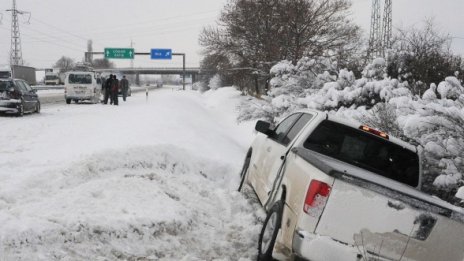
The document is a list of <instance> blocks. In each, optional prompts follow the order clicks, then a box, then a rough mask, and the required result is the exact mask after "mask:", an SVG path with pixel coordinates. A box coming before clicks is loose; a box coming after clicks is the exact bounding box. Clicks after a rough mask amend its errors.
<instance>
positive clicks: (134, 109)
mask: <svg viewBox="0 0 464 261" xmlns="http://www.w3.org/2000/svg"><path fill="white" fill-rule="evenodd" d="M239 100H240V96H239V92H238V91H236V90H234V89H232V88H222V89H219V90H216V91H212V92H208V93H206V94H203V95H201V94H199V93H198V92H193V91H176V90H173V89H171V88H163V89H160V90H156V91H152V92H150V95H149V97H148V99H146V97H145V93H138V94H134V96H133V97H130V98H129V99H128V101H127V102H122V101H120V106H110V105H101V104H97V105H90V104H78V105H74V104H72V105H51V106H48V107H45V106H44V107H43V108H42V113H41V114H40V115H37V114H33V115H26V116H25V117H23V118H15V117H1V118H0V125H1V126H2V128H1V129H2V131H1V134H0V155H1V157H0V180H1V183H0V260H116V259H121V260H251V259H255V256H256V252H257V251H256V246H257V241H258V234H259V230H260V228H261V224H260V219H261V218H262V216H263V213H262V212H261V210H260V209H259V208H258V207H256V206H253V205H252V204H251V203H250V202H249V201H248V200H246V199H245V198H244V197H243V196H242V195H241V194H240V193H238V192H236V191H235V189H236V187H237V184H238V173H239V170H240V168H241V164H242V160H243V158H244V155H245V153H246V150H247V148H248V146H249V145H250V142H251V140H252V138H253V135H254V134H253V132H252V129H253V128H252V124H253V123H251V122H249V123H244V124H240V125H238V124H237V123H236V120H235V118H236V114H235V113H233V111H235V108H236V105H237V103H238V101H239Z"/></svg>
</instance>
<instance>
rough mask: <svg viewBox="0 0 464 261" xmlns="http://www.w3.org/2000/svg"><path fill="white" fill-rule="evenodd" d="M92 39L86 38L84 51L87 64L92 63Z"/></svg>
mask: <svg viewBox="0 0 464 261" xmlns="http://www.w3.org/2000/svg"><path fill="white" fill-rule="evenodd" d="M92 52H93V41H92V40H87V52H86V53H85V62H86V63H88V64H92V62H93V55H92Z"/></svg>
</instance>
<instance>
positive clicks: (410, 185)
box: [239, 111, 464, 261]
mask: <svg viewBox="0 0 464 261" xmlns="http://www.w3.org/2000/svg"><path fill="white" fill-rule="evenodd" d="M256 130H257V131H258V132H259V133H258V135H257V137H256V139H255V141H254V142H253V144H252V146H251V148H250V150H249V151H248V153H247V156H246V158H245V163H244V166H243V169H242V173H241V183H240V186H239V190H243V188H245V186H244V185H247V187H248V185H249V186H251V188H252V189H253V190H254V192H255V193H256V195H257V196H258V199H259V201H260V202H261V204H262V205H263V206H264V209H265V210H266V212H267V217H266V219H265V220H264V225H263V229H262V231H261V234H260V236H259V242H258V244H259V246H258V252H259V253H258V260H273V259H278V260H312V261H317V260H324V261H326V260H327V261H332V260H334V261H338V260H352V261H354V260H366V261H368V260H382V261H383V260H404V261H406V260H418V261H419V260H420V261H438V260H447V261H463V260H464V211H463V209H461V208H458V207H455V206H453V205H451V204H448V203H446V202H444V201H442V200H440V199H438V198H435V197H432V196H430V195H427V194H424V193H422V192H420V186H421V172H422V169H421V164H420V162H421V157H420V155H421V151H420V148H416V147H414V146H412V145H410V144H408V143H405V142H403V141H401V140H399V139H396V138H394V137H391V136H389V135H388V134H386V133H383V132H380V131H377V130H375V129H372V128H369V127H367V126H362V125H359V124H354V123H352V122H347V121H346V120H343V119H338V118H335V117H332V116H329V115H328V114H326V113H323V112H318V111H303V112H297V113H294V114H291V115H290V116H288V117H287V118H285V119H284V120H283V121H281V122H280V124H279V125H277V126H276V127H275V128H271V125H270V124H269V123H266V122H263V121H258V123H257V124H256Z"/></svg>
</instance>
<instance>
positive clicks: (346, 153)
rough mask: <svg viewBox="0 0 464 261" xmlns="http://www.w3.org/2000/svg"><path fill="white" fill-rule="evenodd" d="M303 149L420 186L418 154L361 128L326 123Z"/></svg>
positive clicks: (319, 127)
mask: <svg viewBox="0 0 464 261" xmlns="http://www.w3.org/2000/svg"><path fill="white" fill-rule="evenodd" d="M303 146H304V147H305V148H307V149H310V150H313V151H316V152H318V153H321V154H324V155H327V156H329V157H332V158H335V159H338V160H341V161H344V162H346V163H349V164H351V165H355V166H357V167H360V168H363V169H366V170H368V171H371V172H374V173H376V174H379V175H381V176H384V177H387V178H390V179H393V180H396V181H398V182H401V183H404V184H407V185H410V186H412V187H417V185H418V184H419V157H418V156H417V154H416V153H414V152H412V151H410V150H408V149H405V148H403V147H401V146H399V145H396V144H394V143H392V142H389V141H388V140H385V139H383V138H380V137H377V136H375V135H373V134H370V133H366V132H364V131H361V130H358V129H354V128H351V127H348V126H345V125H342V124H339V123H336V122H332V121H328V120H326V121H323V122H322V123H321V124H320V125H319V126H318V127H317V128H316V129H315V130H314V131H313V133H311V135H310V136H309V138H308V139H307V140H306V141H305V143H304V145H303Z"/></svg>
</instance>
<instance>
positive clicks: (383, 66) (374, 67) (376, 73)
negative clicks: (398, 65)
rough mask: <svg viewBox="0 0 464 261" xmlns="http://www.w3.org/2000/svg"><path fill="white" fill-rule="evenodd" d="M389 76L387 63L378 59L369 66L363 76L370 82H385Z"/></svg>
mask: <svg viewBox="0 0 464 261" xmlns="http://www.w3.org/2000/svg"><path fill="white" fill-rule="evenodd" d="M386 74H387V63H386V62H385V59H383V58H376V59H374V61H372V63H371V64H368V65H367V66H366V68H364V71H363V72H362V75H363V77H364V78H366V79H369V80H376V81H378V80H383V79H384V78H385V77H386Z"/></svg>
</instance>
